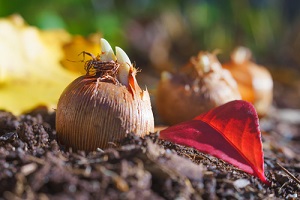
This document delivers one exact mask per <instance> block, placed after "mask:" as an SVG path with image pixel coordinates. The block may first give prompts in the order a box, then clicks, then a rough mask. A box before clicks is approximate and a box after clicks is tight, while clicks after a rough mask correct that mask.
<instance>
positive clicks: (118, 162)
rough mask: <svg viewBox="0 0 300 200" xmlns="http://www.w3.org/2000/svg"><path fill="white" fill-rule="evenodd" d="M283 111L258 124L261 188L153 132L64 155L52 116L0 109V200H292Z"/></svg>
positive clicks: (298, 128)
mask: <svg viewBox="0 0 300 200" xmlns="http://www.w3.org/2000/svg"><path fill="white" fill-rule="evenodd" d="M286 112H290V111H289V110H276V109H274V111H273V113H272V116H276V118H275V117H266V118H264V119H262V120H261V129H262V138H263V147H264V154H265V174H266V176H267V178H268V179H269V180H270V181H271V182H272V184H271V186H267V185H264V184H262V183H261V182H260V181H259V180H258V179H257V178H255V177H253V176H251V175H248V174H247V173H244V172H242V171H240V170H239V169H237V168H235V167H233V166H231V165H230V164H227V163H226V162H224V161H222V160H219V159H217V158H214V157H212V156H210V155H208V154H203V153H200V152H198V151H196V150H194V149H192V148H187V147H184V146H180V145H176V144H172V143H170V142H166V141H162V140H159V139H158V133H155V134H152V135H149V136H147V137H146V138H144V139H141V138H138V137H136V136H134V135H128V137H126V138H125V139H124V141H123V142H122V146H120V147H116V148H111V149H106V150H101V149H98V150H97V151H94V152H90V153H85V152H72V151H70V150H65V149H64V148H63V147H61V146H59V144H58V143H57V141H56V132H55V126H54V125H55V113H48V112H47V111H46V110H43V109H39V110H36V111H33V112H31V113H28V114H25V115H21V116H18V117H16V116H13V115H12V114H10V113H8V112H4V111H3V112H0V185H1V187H0V199H298V198H299V196H300V184H299V179H300V156H299V155H300V145H299V142H300V125H299V124H300V123H298V122H295V121H291V120H290V119H289V118H288V117H286V116H290V114H291V113H290V114H289V113H288V114H287V113H286ZM291 112H294V111H291ZM293 119H295V118H293Z"/></svg>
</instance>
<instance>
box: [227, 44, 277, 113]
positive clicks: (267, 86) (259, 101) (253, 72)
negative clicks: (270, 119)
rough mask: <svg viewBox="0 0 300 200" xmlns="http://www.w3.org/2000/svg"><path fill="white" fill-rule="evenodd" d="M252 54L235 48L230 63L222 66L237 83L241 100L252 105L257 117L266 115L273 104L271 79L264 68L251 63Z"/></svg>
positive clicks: (246, 50) (244, 49)
mask: <svg viewBox="0 0 300 200" xmlns="http://www.w3.org/2000/svg"><path fill="white" fill-rule="evenodd" d="M251 58H252V53H251V51H250V50H249V49H248V48H246V47H237V48H236V49H235V50H234V51H233V52H232V54H231V61H230V62H228V63H225V64H223V67H224V68H225V69H228V70H229V71H230V72H231V74H232V76H233V77H234V79H235V80H236V81H237V84H238V89H239V91H240V94H241V96H242V99H243V100H245V101H248V102H250V103H252V104H253V105H254V107H255V109H256V111H257V113H258V115H259V117H263V116H265V115H266V114H267V112H268V110H269V109H270V107H271V105H272V102H273V79H272V76H271V74H270V72H269V71H268V70H267V68H265V67H264V66H261V65H258V64H256V63H254V62H253V61H251Z"/></svg>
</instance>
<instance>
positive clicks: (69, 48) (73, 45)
mask: <svg viewBox="0 0 300 200" xmlns="http://www.w3.org/2000/svg"><path fill="white" fill-rule="evenodd" d="M99 38H100V36H97V35H91V36H90V37H89V38H87V39H86V38H84V37H82V36H74V37H73V38H72V40H71V41H70V42H69V43H67V44H65V45H64V46H63V51H64V57H65V58H64V59H63V60H62V64H63V66H64V67H65V68H67V69H68V70H71V71H75V72H80V73H81V74H85V73H86V71H85V70H84V67H82V66H83V63H84V61H85V60H87V59H89V58H84V57H83V56H79V54H80V53H82V52H83V51H86V52H89V53H92V54H93V55H97V54H98V53H99V52H101V49H100V44H99ZM96 39H97V41H96Z"/></svg>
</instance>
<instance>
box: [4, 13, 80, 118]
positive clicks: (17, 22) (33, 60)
mask: <svg viewBox="0 0 300 200" xmlns="http://www.w3.org/2000/svg"><path fill="white" fill-rule="evenodd" d="M70 40H71V35H70V34H69V33H67V32H66V31H63V30H60V31H41V30H39V29H37V28H35V27H32V26H28V25H26V24H25V23H24V21H23V19H22V18H21V17H20V16H18V15H13V16H11V17H9V18H3V19H0V109H4V110H7V111H10V112H12V113H14V114H16V115H18V114H20V113H22V112H24V111H28V110H30V109H32V108H34V107H36V106H39V105H46V106H48V108H50V109H55V108H56V103H57V101H58V98H59V96H60V94H61V93H62V91H63V90H64V88H65V87H66V86H67V85H68V84H69V83H70V82H71V81H73V80H74V79H75V78H77V77H78V75H79V74H78V73H77V74H76V73H74V72H70V71H68V70H67V69H65V68H63V67H62V65H61V63H60V61H61V59H63V56H64V53H63V50H62V45H63V44H65V43H67V42H69V41H70Z"/></svg>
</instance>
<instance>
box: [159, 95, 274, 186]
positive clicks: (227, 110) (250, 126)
mask: <svg viewBox="0 0 300 200" xmlns="http://www.w3.org/2000/svg"><path fill="white" fill-rule="evenodd" d="M160 139H163V140H168V141H171V142H174V143H177V144H181V145H185V146H190V147H193V148H195V149H197V150H199V151H201V152H204V153H208V154H210V155H213V156H215V157H217V158H220V159H222V160H224V161H226V162H228V163H230V164H232V165H234V166H236V167H238V168H240V169H242V170H243V171H245V172H247V173H249V174H252V175H254V176H256V177H258V178H259V179H260V180H261V181H262V182H263V183H265V184H268V185H269V184H270V183H269V181H268V180H267V179H266V177H265V175H264V157H263V150H262V142H261V133H260V130H259V121H258V116H257V113H256V111H255V108H254V107H253V105H252V104H250V103H248V102H246V101H242V100H237V101H231V102H229V103H227V104H224V105H222V106H219V107H217V108H215V109H212V110H210V111H209V112H207V113H204V114H202V115H200V116H198V117H196V118H195V119H193V120H191V121H188V122H183V123H180V124H177V125H175V126H172V127H169V128H167V129H165V130H162V131H161V132H160Z"/></svg>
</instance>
